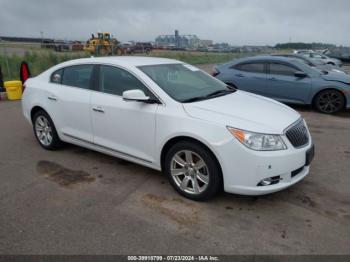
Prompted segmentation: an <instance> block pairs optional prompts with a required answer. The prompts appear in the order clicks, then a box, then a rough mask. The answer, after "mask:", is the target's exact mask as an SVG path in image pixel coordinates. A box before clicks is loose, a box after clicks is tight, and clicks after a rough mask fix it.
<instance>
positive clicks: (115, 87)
mask: <svg viewBox="0 0 350 262" xmlns="http://www.w3.org/2000/svg"><path fill="white" fill-rule="evenodd" d="M134 89H139V90H142V91H143V92H144V93H145V94H146V95H147V96H151V92H150V91H149V90H148V89H147V88H146V87H145V85H144V84H142V83H141V82H140V81H139V80H138V79H137V78H136V77H135V76H133V75H132V74H130V73H129V72H127V71H125V70H123V69H120V68H117V67H114V66H105V65H101V66H100V74H99V90H100V91H101V92H104V93H107V94H112V95H118V96H122V95H123V92H124V91H127V90H134Z"/></svg>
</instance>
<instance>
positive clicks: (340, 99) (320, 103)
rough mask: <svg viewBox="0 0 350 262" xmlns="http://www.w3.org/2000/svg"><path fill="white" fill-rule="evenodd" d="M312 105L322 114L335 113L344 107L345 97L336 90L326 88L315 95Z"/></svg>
mask: <svg viewBox="0 0 350 262" xmlns="http://www.w3.org/2000/svg"><path fill="white" fill-rule="evenodd" d="M314 107H315V108H316V109H317V111H319V112H321V113H323V114H336V113H338V112H340V111H342V110H343V109H344V108H345V97H344V95H343V94H342V93H341V92H339V91H338V90H334V89H327V90H324V91H321V92H320V93H318V94H317V95H316V97H315V99H314Z"/></svg>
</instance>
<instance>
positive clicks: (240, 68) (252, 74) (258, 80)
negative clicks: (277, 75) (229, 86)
mask: <svg viewBox="0 0 350 262" xmlns="http://www.w3.org/2000/svg"><path fill="white" fill-rule="evenodd" d="M233 69H234V70H233V78H234V82H235V83H234V84H236V86H237V88H238V89H241V90H244V91H248V92H252V93H256V94H263V93H264V89H265V87H266V78H267V75H266V65H265V62H263V61H256V62H244V63H240V64H238V65H235V66H234V67H233Z"/></svg>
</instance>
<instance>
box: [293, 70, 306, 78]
mask: <svg viewBox="0 0 350 262" xmlns="http://www.w3.org/2000/svg"><path fill="white" fill-rule="evenodd" d="M294 76H295V77H297V78H305V77H307V74H306V73H304V72H301V71H296V72H295V73H294Z"/></svg>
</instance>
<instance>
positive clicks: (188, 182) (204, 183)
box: [163, 141, 222, 201]
mask: <svg viewBox="0 0 350 262" xmlns="http://www.w3.org/2000/svg"><path fill="white" fill-rule="evenodd" d="M191 159H192V161H191ZM190 163H191V164H190ZM163 171H164V173H165V174H166V175H167V177H168V179H169V181H170V184H171V185H172V186H173V187H174V189H175V190H176V191H177V192H178V193H180V194H181V195H182V196H184V197H186V198H189V199H192V200H196V201H204V200H208V199H211V198H213V197H214V196H215V195H216V194H217V193H218V192H219V190H220V189H221V186H222V174H221V168H220V166H219V164H218V162H217V160H216V158H215V157H214V155H213V154H212V153H211V152H210V151H209V150H208V149H207V148H206V147H204V146H202V145H200V144H199V143H194V142H190V141H183V142H179V143H177V144H175V145H173V146H172V147H171V148H170V149H169V150H168V152H167V153H166V156H165V160H164V165H163ZM181 185H183V188H182V187H181Z"/></svg>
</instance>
